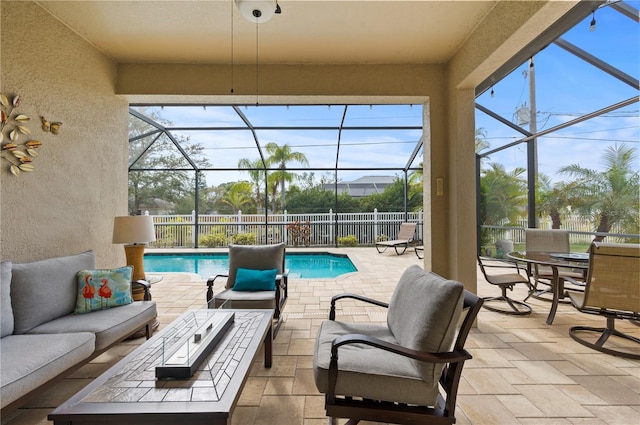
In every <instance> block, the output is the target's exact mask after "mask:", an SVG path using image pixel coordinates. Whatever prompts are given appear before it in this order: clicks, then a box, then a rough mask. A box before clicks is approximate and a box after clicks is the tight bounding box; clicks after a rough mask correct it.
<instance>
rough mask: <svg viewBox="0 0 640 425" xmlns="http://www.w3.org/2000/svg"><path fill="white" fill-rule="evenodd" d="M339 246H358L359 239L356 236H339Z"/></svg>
mask: <svg viewBox="0 0 640 425" xmlns="http://www.w3.org/2000/svg"><path fill="white" fill-rule="evenodd" d="M338 246H358V238H357V237H356V235H348V236H339V237H338Z"/></svg>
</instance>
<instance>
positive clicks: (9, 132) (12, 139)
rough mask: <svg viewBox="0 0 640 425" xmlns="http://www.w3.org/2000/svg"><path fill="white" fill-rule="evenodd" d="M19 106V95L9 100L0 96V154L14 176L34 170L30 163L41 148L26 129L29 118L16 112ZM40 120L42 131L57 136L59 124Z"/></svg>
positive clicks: (38, 142)
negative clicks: (0, 139) (0, 140)
mask: <svg viewBox="0 0 640 425" xmlns="http://www.w3.org/2000/svg"><path fill="white" fill-rule="evenodd" d="M21 104H22V97H21V96H20V95H15V96H13V98H12V99H11V100H9V98H8V97H7V96H6V95H4V94H0V108H1V109H0V115H1V120H0V132H1V133H2V151H1V153H0V154H1V158H2V160H3V162H4V161H6V162H7V163H8V165H9V167H8V170H9V171H10V172H11V174H13V175H14V176H18V175H19V174H20V172H21V171H24V172H31V171H33V170H34V169H35V167H34V166H33V163H32V162H33V158H36V157H37V156H39V152H38V150H39V148H40V147H41V146H42V143H41V142H40V141H39V140H35V139H32V138H31V130H30V129H29V127H27V123H28V122H29V120H30V119H31V118H30V117H29V116H28V115H25V114H21V113H20V112H19V111H18V108H20V105H21ZM41 120H42V129H43V130H44V131H50V132H51V133H52V134H58V132H59V129H60V126H61V125H62V123H61V122H49V121H48V120H46V119H45V118H44V117H41ZM45 123H46V125H45ZM45 127H46V128H45Z"/></svg>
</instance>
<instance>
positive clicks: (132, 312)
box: [29, 301, 157, 351]
mask: <svg viewBox="0 0 640 425" xmlns="http://www.w3.org/2000/svg"><path fill="white" fill-rule="evenodd" d="M156 316H157V312H156V302H155V301H136V302H133V303H131V304H127V305H123V306H120V307H118V308H110V309H107V310H99V311H93V312H91V313H87V314H69V315H66V316H63V317H60V318H58V319H54V320H51V321H50V322H47V323H43V324H41V325H40V326H37V327H35V328H33V329H31V330H30V331H29V334H30V335H32V334H56V333H75V332H91V333H93V334H95V336H96V350H98V351H100V350H103V349H105V348H107V347H108V346H110V345H112V344H113V343H115V342H118V341H120V340H121V339H122V338H124V337H125V336H127V335H129V334H132V333H134V332H135V331H137V330H138V329H140V328H142V327H143V326H144V325H145V324H147V323H149V322H151V321H152V320H153V319H154V318H155V317H156Z"/></svg>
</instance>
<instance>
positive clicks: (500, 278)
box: [478, 255, 531, 316]
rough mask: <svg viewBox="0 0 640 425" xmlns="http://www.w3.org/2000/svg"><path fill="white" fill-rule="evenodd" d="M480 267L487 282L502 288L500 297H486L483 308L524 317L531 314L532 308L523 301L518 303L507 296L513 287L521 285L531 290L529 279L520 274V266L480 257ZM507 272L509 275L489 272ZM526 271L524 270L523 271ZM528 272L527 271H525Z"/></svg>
mask: <svg viewBox="0 0 640 425" xmlns="http://www.w3.org/2000/svg"><path fill="white" fill-rule="evenodd" d="M478 266H480V271H482V274H483V275H484V278H485V279H486V281H487V282H489V283H490V284H492V285H495V286H497V287H499V288H500V291H501V292H502V295H500V296H499V297H484V298H483V299H484V304H483V305H482V307H484V308H486V309H487V310H490V311H495V312H497V313H504V314H511V315H516V316H524V315H527V314H531V306H529V305H528V304H526V303H525V302H522V301H516V300H514V299H511V298H509V297H508V296H507V290H510V291H512V290H513V287H514V286H515V285H517V284H519V283H521V284H525V285H527V288H528V289H529V288H530V286H531V282H530V281H529V279H528V277H525V276H523V275H522V274H521V273H520V266H519V265H518V264H517V263H514V262H511V261H505V260H499V259H496V258H488V257H481V256H479V255H478ZM488 269H491V270H501V269H502V270H505V269H506V270H507V271H508V272H507V273H499V272H496V273H491V272H488V271H487V270H488ZM523 271H524V270H523ZM525 272H526V271H525Z"/></svg>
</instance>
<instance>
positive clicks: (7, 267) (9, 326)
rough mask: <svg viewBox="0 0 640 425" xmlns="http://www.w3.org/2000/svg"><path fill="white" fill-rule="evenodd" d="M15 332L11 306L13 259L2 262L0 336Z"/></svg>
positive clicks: (0, 275)
mask: <svg viewBox="0 0 640 425" xmlns="http://www.w3.org/2000/svg"><path fill="white" fill-rule="evenodd" d="M12 333H13V309H12V308H11V261H3V262H1V263H0V337H4V336H7V335H11V334H12Z"/></svg>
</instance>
